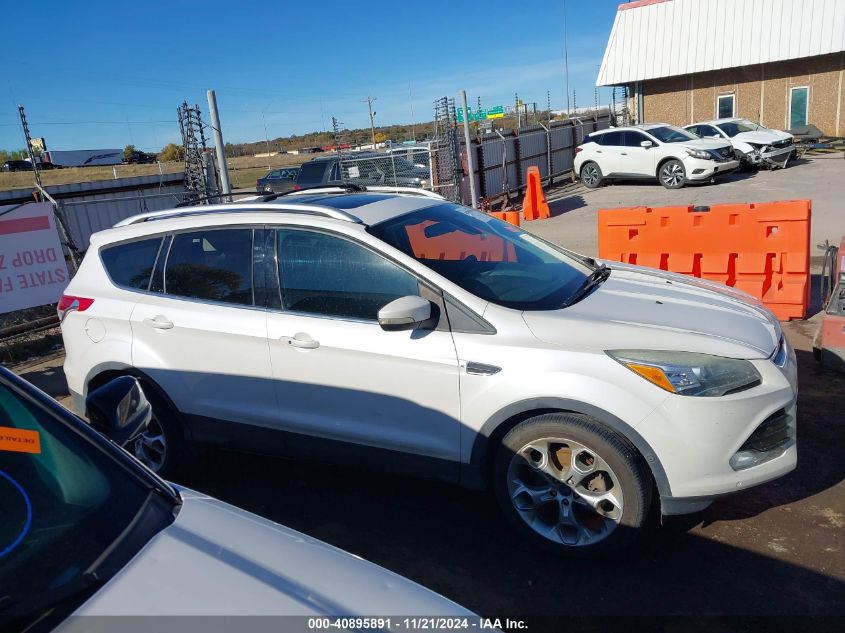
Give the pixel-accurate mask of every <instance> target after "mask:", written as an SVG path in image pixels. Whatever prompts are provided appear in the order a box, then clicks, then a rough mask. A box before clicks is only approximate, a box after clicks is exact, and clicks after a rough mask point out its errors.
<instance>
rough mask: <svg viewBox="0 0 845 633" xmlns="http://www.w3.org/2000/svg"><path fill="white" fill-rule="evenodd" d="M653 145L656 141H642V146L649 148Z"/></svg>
mask: <svg viewBox="0 0 845 633" xmlns="http://www.w3.org/2000/svg"><path fill="white" fill-rule="evenodd" d="M652 145H654V143H652V142H651V141H640V147H645V148H646V149H648V148H649V147H651V146H652Z"/></svg>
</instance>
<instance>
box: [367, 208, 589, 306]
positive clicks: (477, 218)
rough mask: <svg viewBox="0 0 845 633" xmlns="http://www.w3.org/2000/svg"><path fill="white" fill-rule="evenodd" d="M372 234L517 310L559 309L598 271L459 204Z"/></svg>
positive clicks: (476, 292) (429, 210)
mask: <svg viewBox="0 0 845 633" xmlns="http://www.w3.org/2000/svg"><path fill="white" fill-rule="evenodd" d="M368 230H369V232H370V233H372V234H373V235H375V236H376V237H378V238H379V239H381V240H383V241H384V242H387V243H388V244H390V245H391V246H394V247H395V248H398V249H399V250H400V251H402V252H404V253H406V254H407V255H409V256H411V257H413V258H415V259H416V260H418V261H420V262H422V263H423V264H425V265H426V266H428V267H429V268H431V269H432V270H434V271H435V272H437V273H439V274H441V275H443V276H444V277H446V278H447V279H449V281H452V282H453V283H455V284H457V285H459V286H460V287H461V288H463V289H464V290H466V291H468V292H471V293H472V294H474V295H476V296H478V297H480V298H482V299H485V300H487V301H492V302H493V303H497V304H499V305H502V306H505V307H508V308H514V309H517V310H555V309H558V308H560V307H562V306H563V305H564V304H565V303H566V302H567V300H568V299H569V298H570V297H571V296H572V295H573V294H574V293H575V292H576V291H577V290H578V289H579V288H580V287H581V286H582V284H583V283H584V281H585V280H586V279H587V277H588V276H589V275H590V273H591V272H592V271H593V268H592V267H591V266H589V265H588V264H587V263H586V261H582V260H580V259H578V258H577V257H576V256H574V255H571V254H569V253H567V252H566V251H563V250H562V249H559V248H557V247H556V246H553V245H551V244H549V243H548V242H545V241H543V240H541V239H539V238H537V237H535V236H533V235H531V234H530V233H526V232H525V231H523V230H522V229H520V228H518V227H515V226H513V225H511V224H507V223H505V222H501V221H499V220H497V219H495V218H491V217H490V216H488V215H485V214H483V213H479V212H478V211H474V210H472V209H468V208H466V207H462V206H460V205H457V204H451V203H447V204H440V205H436V206H432V207H429V208H427V209H420V210H419V211H415V212H413V213H409V214H407V215H402V216H399V217H398V218H394V219H393V220H388V221H386V222H382V223H381V224H376V225H375V226H372V227H370V228H369V229H368Z"/></svg>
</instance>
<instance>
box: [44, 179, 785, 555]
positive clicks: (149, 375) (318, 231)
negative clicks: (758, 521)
mask: <svg viewBox="0 0 845 633" xmlns="http://www.w3.org/2000/svg"><path fill="white" fill-rule="evenodd" d="M59 312H60V316H61V318H62V334H63V337H64V342H65V349H66V353H67V359H66V362H65V374H66V376H67V380H68V385H69V387H70V390H71V392H72V394H73V395H74V397H75V400H76V401H77V402H78V403H79V405H78V406H79V407H80V410H81V407H82V406H83V405H82V402H83V401H84V397H85V394H87V393H88V392H89V391H90V390H91V389H94V388H96V387H98V386H99V385H101V384H103V383H104V382H106V381H108V380H110V379H111V378H113V377H115V376H117V375H121V374H130V375H133V376H136V377H138V378H139V379H140V380H141V382H142V384H143V385H144V387H145V391H146V392H147V394H148V396H149V398H150V400H151V402H152V405H153V409H154V418H155V419H154V421H153V423H152V424H151V427H150V430H149V431H148V432H147V433H146V434H144V435H143V436H142V437H140V438H139V439H138V441H137V442H136V444H135V452H136V455H137V457H138V458H139V459H140V460H141V461H142V462H144V463H145V464H146V465H147V466H149V467H150V468H152V469H153V470H156V471H158V472H160V473H166V472H168V471H171V470H172V469H173V468H174V467H176V466H179V465H183V464H184V463H185V462H184V461H183V460H186V459H188V457H189V454H190V453H189V451H188V450H186V449H188V448H189V447H191V446H194V445H198V444H211V445H217V446H224V447H228V448H233V449H240V450H246V451H260V452H263V453H281V454H288V455H295V456H297V457H300V458H306V459H313V460H315V461H318V460H325V459H340V460H351V461H352V462H353V463H355V464H358V465H362V464H363V465H367V466H371V465H372V466H376V465H377V466H378V467H380V468H382V469H388V470H391V469H399V468H401V469H403V470H406V471H410V472H412V473H416V474H420V475H430V476H435V477H439V478H443V479H446V480H449V481H453V482H457V483H460V484H462V485H464V486H468V487H473V488H482V487H486V486H491V487H492V488H494V489H495V491H496V494H497V496H498V499H499V502H500V503H501V506H502V508H503V509H504V511H505V513H506V514H507V516H508V517H509V518H510V519H511V520H512V521H513V523H514V524H515V525H516V526H517V527H518V528H519V529H521V530H523V532H524V533H525V534H527V535H529V536H530V537H532V538H534V539H535V540H537V541H538V542H540V543H544V544H546V545H548V546H551V547H553V548H557V549H559V550H561V551H564V552H568V553H572V554H576V555H581V554H590V553H594V552H601V551H603V550H607V549H611V548H614V547H616V546H619V545H621V544H623V543H625V542H627V541H630V540H631V539H632V538H633V537H634V535H635V534H636V533H637V532H638V531H639V530H640V528H641V527H642V526H643V524H644V522H645V520H646V516H647V514H648V512H649V508H650V507H651V506H652V504H653V502H657V501H658V500H659V503H660V508H661V510H662V512H663V513H664V514H679V513H686V512H693V511H696V510H699V509H702V508H704V507H706V506H707V505H708V504H709V503H710V502H711V501H712V499H713V498H714V497H716V496H718V495H721V494H725V493H729V492H733V491H736V490H741V489H743V488H746V487H749V486H753V485H756V484H760V483H762V482H765V481H768V480H770V479H773V478H776V477H779V476H781V475H783V474H785V473H787V472H789V471H791V470H792V469H793V468H794V467H795V464H796V454H797V453H796V440H795V437H796V436H795V402H796V365H795V356H794V353H793V351H792V349H791V348H790V346H789V343H788V342H787V341H786V339H785V338H784V337H783V334H782V332H781V328H780V325H779V323H778V321H777V320H776V319H775V318H774V317H773V316H772V314H771V313H770V312H768V311H767V310H766V308H765V307H763V306H762V305H761V304H760V303H759V302H758V301H757V300H756V299H754V298H752V297H751V296H749V295H747V294H745V293H742V292H739V291H736V290H733V289H731V288H728V287H726V286H722V285H719V284H715V283H710V282H706V281H701V280H697V279H694V278H689V277H683V276H680V275H675V274H671V273H666V272H662V271H658V270H650V269H645V268H638V267H635V266H630V265H624V264H616V263H613V264H609V265H605V264H603V263H598V262H596V261H594V260H593V259H591V258H588V257H583V256H580V255H577V254H575V253H571V252H569V251H567V250H564V249H561V248H559V247H557V246H554V245H552V244H549V243H548V242H545V241H543V240H541V239H539V238H537V237H535V236H533V235H531V234H530V233H526V232H525V231H523V230H521V229H519V228H517V227H514V226H512V225H510V224H506V223H504V222H500V221H499V220H496V219H494V218H491V217H489V216H487V215H485V214H483V213H479V212H476V211H474V210H472V209H468V208H466V207H462V206H460V205H457V204H453V203H451V202H447V201H445V200H443V199H442V198H440V197H439V196H436V195H434V194H427V193H426V194H423V193H416V194H410V193H408V194H395V193H383V192H377V191H372V190H370V191H366V192H356V193H350V192H348V191H344V190H341V189H332V190H328V191H326V190H321V191H303V192H298V193H295V194H287V195H284V197H282V196H280V195H276V196H268V197H267V198H265V199H264V200H262V199H256V200H253V201H247V202H243V201H241V202H238V203H235V204H229V205H213V206H204V207H196V208H187V209H176V210H174V211H170V212H157V213H152V214H146V215H142V216H138V217H136V218H132V219H129V220H126V221H124V222H122V223H121V224H120V225H119V226H117V227H115V228H113V229H109V230H107V231H102V232H100V233H97V234H95V235H94V236H93V237H92V240H91V246H90V248H89V250H88V252H87V254H86V256H85V258H84V260H83V262H82V265H81V268H80V270H79V272H78V274H77V275H76V277H74V279H73V280H72V281H71V283H70V285H69V286H68V288H67V290H66V293H65V295H64V296H63V297H62V300H61V303H60V305H59Z"/></svg>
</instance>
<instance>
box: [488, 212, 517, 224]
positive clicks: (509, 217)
mask: <svg viewBox="0 0 845 633" xmlns="http://www.w3.org/2000/svg"><path fill="white" fill-rule="evenodd" d="M488 215H492V216H493V217H494V218H499V219H500V220H504V221H505V222H510V223H511V224H514V225H516V226H519V211H490V212H489V213H488Z"/></svg>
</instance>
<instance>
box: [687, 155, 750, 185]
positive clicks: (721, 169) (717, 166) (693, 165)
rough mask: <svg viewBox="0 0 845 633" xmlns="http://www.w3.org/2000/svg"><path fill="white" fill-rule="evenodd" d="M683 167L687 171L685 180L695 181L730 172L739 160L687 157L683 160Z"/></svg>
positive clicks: (737, 165)
mask: <svg viewBox="0 0 845 633" xmlns="http://www.w3.org/2000/svg"><path fill="white" fill-rule="evenodd" d="M684 167H685V168H686V172H687V180H688V181H690V182H696V181H700V180H710V179H711V178H713V177H714V176H717V175H722V174H727V173H730V172H732V171H734V170H736V168H737V167H739V161H738V160H736V159H733V160H726V161H723V162H719V161H715V160H709V159H707V160H705V159H702V158H693V157H689V158H687V159H686V160H684Z"/></svg>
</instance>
